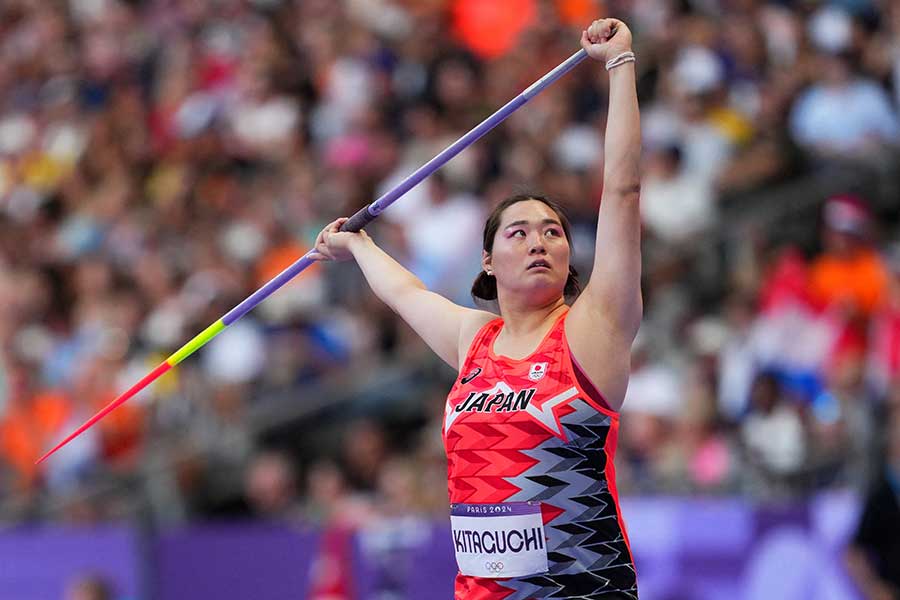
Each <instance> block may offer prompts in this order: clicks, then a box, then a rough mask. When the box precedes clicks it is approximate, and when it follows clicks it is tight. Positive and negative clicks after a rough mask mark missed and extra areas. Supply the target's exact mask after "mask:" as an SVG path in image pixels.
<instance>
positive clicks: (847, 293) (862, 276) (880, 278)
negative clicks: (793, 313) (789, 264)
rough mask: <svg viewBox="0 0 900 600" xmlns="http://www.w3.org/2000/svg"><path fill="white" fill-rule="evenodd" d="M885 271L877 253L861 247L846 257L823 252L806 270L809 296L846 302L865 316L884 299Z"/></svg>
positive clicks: (819, 299)
mask: <svg viewBox="0 0 900 600" xmlns="http://www.w3.org/2000/svg"><path fill="white" fill-rule="evenodd" d="M887 283H888V272H887V268H886V267H885V265H884V262H883V261H882V259H881V256H880V255H879V254H878V253H877V252H875V251H874V250H869V249H863V250H859V251H858V252H855V253H854V254H852V255H849V256H837V255H834V254H823V255H822V256H820V257H818V258H817V259H816V260H814V261H813V263H812V265H810V269H809V286H810V292H811V293H812V295H813V297H814V298H815V299H816V300H818V301H820V302H822V303H823V304H826V305H830V304H836V303H837V304H842V303H847V304H849V305H850V307H852V308H855V309H857V310H858V311H860V312H861V313H862V314H864V315H865V316H871V314H872V312H873V311H874V310H875V309H876V308H877V307H878V306H879V305H880V304H881V303H882V302H883V301H884V299H885V295H886V292H887Z"/></svg>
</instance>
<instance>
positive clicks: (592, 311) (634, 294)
mask: <svg viewBox="0 0 900 600" xmlns="http://www.w3.org/2000/svg"><path fill="white" fill-rule="evenodd" d="M581 45H582V47H583V48H585V50H587V52H588V54H589V55H590V56H591V58H594V59H596V60H598V61H600V62H601V64H603V63H605V64H606V65H607V69H608V76H609V111H608V114H607V120H606V139H605V142H604V170H603V199H602V202H601V206H600V214H599V217H598V221H597V241H596V249H595V253H594V267H593V269H592V271H591V277H590V281H589V282H588V284H587V285H586V286H585V288H584V291H583V292H582V294H581V296H580V297H579V298H578V300H576V301H575V303H574V304H573V305H572V309H571V313H570V315H569V317H568V322H567V324H566V333H567V338H568V339H569V345H570V347H571V349H572V352H573V355H574V356H575V359H576V360H577V361H579V363H581V365H582V367H583V368H584V369H585V371H586V372H587V374H588V375H589V376H590V377H591V378H592V379H593V380H594V383H595V384H596V385H597V386H598V388H599V389H600V390H601V391H602V392H603V393H604V394H605V395H606V396H607V401H608V402H609V403H610V405H611V406H613V407H614V408H618V407H619V406H620V405H621V402H622V399H623V397H624V395H625V389H626V387H627V383H628V373H629V369H630V352H631V343H632V341H633V340H634V336H635V335H636V334H637V330H638V327H639V325H640V321H641V315H642V301H641V290H640V279H641V248H640V228H641V227H640V212H639V206H638V199H639V196H640V174H639V161H640V153H641V130H640V116H639V112H638V102H637V92H636V89H635V72H634V55H633V54H632V53H631V31H629V29H628V27H627V26H626V25H625V23H623V22H622V21H619V20H617V19H602V20H599V21H594V22H593V23H592V24H591V26H590V27H589V28H588V29H587V31H585V32H583V33H582V36H581Z"/></svg>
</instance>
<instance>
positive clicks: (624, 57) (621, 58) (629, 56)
mask: <svg viewBox="0 0 900 600" xmlns="http://www.w3.org/2000/svg"><path fill="white" fill-rule="evenodd" d="M627 62H634V52H623V53H622V54H620V55H618V56H616V57H615V58H611V59H609V60H608V61H606V70H607V71H609V70H610V69H615V68H616V67H618V66H621V65H624V64H625V63H627Z"/></svg>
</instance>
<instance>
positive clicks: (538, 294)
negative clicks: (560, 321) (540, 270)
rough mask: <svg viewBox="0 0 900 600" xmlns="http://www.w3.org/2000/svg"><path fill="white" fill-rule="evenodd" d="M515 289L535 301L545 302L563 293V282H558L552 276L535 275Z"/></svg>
mask: <svg viewBox="0 0 900 600" xmlns="http://www.w3.org/2000/svg"><path fill="white" fill-rule="evenodd" d="M517 291H518V292H520V293H521V294H522V295H524V296H527V297H528V298H529V299H530V300H532V301H534V302H536V303H545V302H546V301H547V300H553V299H556V298H558V297H560V296H562V295H563V292H564V291H565V282H562V283H560V282H559V281H556V280H554V279H553V278H543V277H541V278H537V277H536V278H534V279H533V280H531V281H530V282H528V285H524V286H522V287H521V288H519V290H517Z"/></svg>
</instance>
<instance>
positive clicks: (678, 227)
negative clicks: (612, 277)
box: [641, 145, 716, 246]
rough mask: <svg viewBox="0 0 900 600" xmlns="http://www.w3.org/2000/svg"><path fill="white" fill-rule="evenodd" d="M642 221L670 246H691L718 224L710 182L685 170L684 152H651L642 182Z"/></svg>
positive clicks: (676, 149)
mask: <svg viewBox="0 0 900 600" xmlns="http://www.w3.org/2000/svg"><path fill="white" fill-rule="evenodd" d="M641 221H642V223H643V224H644V226H645V227H646V228H647V230H648V232H649V233H650V234H652V235H653V236H655V237H657V238H659V239H660V240H662V241H663V242H664V243H666V244H669V245H675V246H679V245H685V244H689V243H690V242H691V241H692V240H694V239H695V238H696V236H697V235H699V234H702V233H703V232H704V231H706V230H707V229H708V228H710V227H711V226H713V225H714V224H715V222H716V211H715V204H714V201H713V194H712V188H711V186H710V183H709V180H708V179H707V178H705V177H703V176H701V175H700V174H698V173H696V172H694V171H691V170H689V169H687V168H685V165H684V159H683V156H682V151H681V148H680V147H679V146H677V145H668V146H665V147H662V148H654V149H651V150H650V151H649V152H648V156H647V162H646V166H645V169H644V174H643V180H642V181H641Z"/></svg>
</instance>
